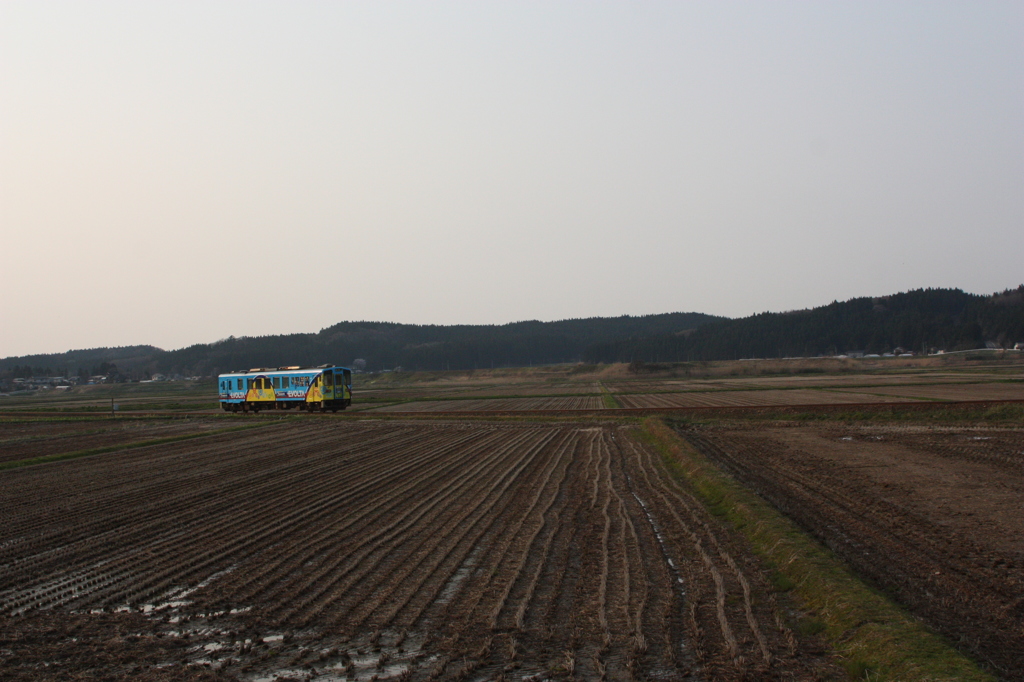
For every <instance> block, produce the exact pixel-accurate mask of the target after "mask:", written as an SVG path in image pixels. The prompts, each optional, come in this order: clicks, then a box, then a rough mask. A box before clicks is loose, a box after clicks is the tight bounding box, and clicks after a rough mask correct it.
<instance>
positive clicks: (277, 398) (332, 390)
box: [217, 365, 352, 412]
mask: <svg viewBox="0 0 1024 682" xmlns="http://www.w3.org/2000/svg"><path fill="white" fill-rule="evenodd" d="M217 385H218V387H219V389H220V406H221V408H222V409H223V410H224V411H225V412H250V411H251V412H259V411H260V410H289V409H300V410H309V411H311V412H317V411H325V410H330V411H331V412H337V411H338V410H344V409H345V408H346V407H348V406H349V405H351V404H352V370H350V369H349V368H348V367H338V366H335V365H321V366H319V367H278V368H277V369H269V368H266V367H256V368H255V369H250V370H247V371H242V372H229V373H227V374H221V375H220V376H218V377H217Z"/></svg>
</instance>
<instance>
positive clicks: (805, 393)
mask: <svg viewBox="0 0 1024 682" xmlns="http://www.w3.org/2000/svg"><path fill="white" fill-rule="evenodd" d="M616 400H618V401H619V403H620V404H621V405H622V406H623V407H641V408H643V407H647V408H650V407H762V406H782V405H842V404H854V403H894V402H909V401H912V400H913V399H912V398H904V397H899V396H893V397H880V396H875V395H870V394H853V393H839V392H836V391H814V390H807V389H797V390H792V391H780V390H775V391H771V390H769V391H707V392H697V391H690V392H687V393H655V394H648V395H617V396H616Z"/></svg>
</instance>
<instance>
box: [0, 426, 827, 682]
mask: <svg viewBox="0 0 1024 682" xmlns="http://www.w3.org/2000/svg"><path fill="white" fill-rule="evenodd" d="M0 477H2V485H0V510H2V511H0V517H2V523H0V669H2V670H3V674H4V677H5V678H6V679H75V678H83V679H84V678H92V677H94V676H98V675H102V676H105V678H106V679H110V678H114V679H116V678H131V679H153V680H156V679H168V680H170V679H174V680H178V679H238V678H240V679H244V680H269V679H273V678H274V676H279V677H290V678H292V679H312V678H314V677H315V678H316V679H321V680H340V679H361V680H368V679H403V680H409V679H414V680H427V679H446V680H485V679H517V680H519V679H534V680H540V679H569V678H578V679H593V680H598V679H611V680H628V679H680V678H683V677H693V678H695V679H716V680H717V679H739V678H744V677H745V678H746V679H793V678H796V679H817V678H820V677H826V678H828V677H832V676H834V675H835V674H836V669H834V668H833V667H832V663H831V662H830V661H829V660H828V658H827V657H826V656H825V655H824V654H822V653H821V652H820V650H819V649H818V646H817V645H816V644H815V643H814V642H813V641H811V640H810V639H807V638H802V637H798V636H795V635H794V633H793V632H792V631H791V630H790V629H789V627H787V623H788V622H789V610H788V607H787V606H786V604H785V603H782V604H781V605H780V602H779V601H777V598H776V595H775V594H774V593H773V592H772V591H771V590H770V589H769V588H768V587H767V586H766V584H765V581H764V579H763V577H762V573H761V571H760V570H759V567H758V565H757V564H756V563H755V562H754V561H753V560H752V559H751V558H750V556H749V555H748V554H746V553H745V551H744V549H743V545H741V544H738V542H737V541H736V540H735V539H734V538H733V537H732V536H730V535H729V533H727V532H725V531H724V530H722V529H721V528H720V527H719V525H718V524H717V522H716V520H715V519H714V518H713V517H710V516H708V514H707V513H706V512H705V511H704V509H703V507H702V506H701V505H700V504H699V503H697V502H696V501H695V500H694V498H692V497H691V496H690V495H689V494H688V493H687V492H686V491H685V490H683V489H680V488H679V487H677V485H676V484H675V483H674V482H673V480H672V479H671V478H670V476H669V474H668V473H667V471H666V470H665V469H664V468H663V465H662V463H661V461H660V460H659V458H658V457H657V456H655V455H654V454H652V453H651V452H650V451H648V450H647V449H645V447H643V446H641V445H639V444H638V442H637V441H635V440H634V439H633V437H632V436H631V431H630V429H629V427H624V426H596V425H592V426H588V425H581V424H571V425H570V424H564V425H559V424H546V425H531V424H487V423H474V424H471V425H470V424H458V423H435V422H431V423H401V422H395V421H369V422H357V421H351V420H340V419H331V420H320V421H313V420H302V421H298V422H296V421H291V422H287V423H282V424H279V425H272V426H267V427H264V428H260V429H255V430H249V431H243V432H237V433H232V434H215V435H210V436H207V437H204V438H201V439H195V440H191V441H184V442H180V443H171V444H165V445H160V446H153V447H149V448H145V449H140V450H127V451H122V452H119V453H111V454H106V455H96V456H92V457H87V458H82V459H77V460H71V461H66V462H60V463H56V464H47V465H40V466H33V467H26V468H21V469H15V470H11V471H7V472H0ZM780 599H784V596H782V597H780Z"/></svg>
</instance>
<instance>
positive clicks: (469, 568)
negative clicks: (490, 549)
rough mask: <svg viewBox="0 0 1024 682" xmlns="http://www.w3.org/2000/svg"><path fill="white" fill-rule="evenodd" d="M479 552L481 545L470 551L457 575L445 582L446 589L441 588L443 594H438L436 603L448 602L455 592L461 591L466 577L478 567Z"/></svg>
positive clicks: (456, 572)
mask: <svg viewBox="0 0 1024 682" xmlns="http://www.w3.org/2000/svg"><path fill="white" fill-rule="evenodd" d="M479 554H480V548H479V547H478V548H476V549H474V550H473V551H472V552H470V554H469V556H468V557H466V560H465V561H464V562H462V565H461V566H459V570H457V571H455V575H453V576H452V577H451V578H449V579H448V582H447V583H445V586H444V589H442V590H441V594H440V595H438V597H437V599H436V600H435V603H437V604H447V603H449V602H450V601H451V600H452V597H454V596H455V593H456V592H458V591H459V588H460V587H462V583H464V582H465V581H466V578H468V577H469V575H470V574H471V573H472V572H473V569H474V568H476V562H477V558H478V556H479Z"/></svg>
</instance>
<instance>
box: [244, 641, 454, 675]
mask: <svg viewBox="0 0 1024 682" xmlns="http://www.w3.org/2000/svg"><path fill="white" fill-rule="evenodd" d="M311 637H312V638H315V639H314V640H311V639H310V638H311ZM284 640H287V642H286V641H284ZM262 642H264V643H266V642H269V643H271V646H270V650H272V651H278V652H280V657H281V662H280V663H279V664H278V665H274V663H273V661H270V662H267V663H263V664H259V668H260V669H259V670H258V671H254V672H252V673H249V674H241V675H239V674H238V672H236V671H235V670H232V672H234V674H236V675H238V677H239V678H240V679H242V680H246V682H275V680H282V679H288V680H314V679H315V680H317V682H341V681H342V680H398V679H405V678H406V677H407V676H408V675H409V674H410V672H411V671H413V670H417V669H419V670H425V669H426V668H425V667H424V666H429V665H430V663H432V662H433V661H434V660H435V659H434V657H430V656H427V655H426V654H424V653H422V652H421V644H422V641H421V638H420V637H414V636H407V633H405V632H404V631H394V630H386V631H382V632H377V633H375V634H374V635H368V634H363V635H362V636H360V637H359V638H357V639H354V640H348V639H346V638H342V639H335V638H333V637H326V638H323V637H321V636H320V634H318V633H316V632H307V633H305V634H303V633H292V634H291V636H290V637H285V636H284V635H280V634H275V635H267V636H265V637H263V638H262ZM331 645H333V646H331ZM263 650H264V651H266V649H265V648H264V649H263ZM253 653H257V655H258V652H256V651H253ZM303 659H305V661H306V662H302V661H303Z"/></svg>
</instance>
